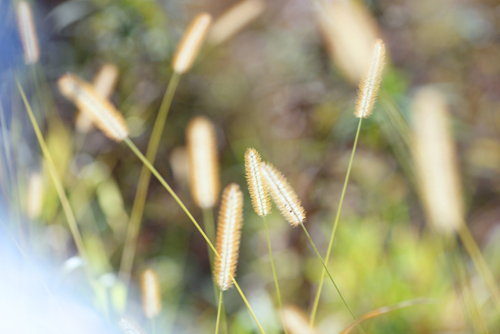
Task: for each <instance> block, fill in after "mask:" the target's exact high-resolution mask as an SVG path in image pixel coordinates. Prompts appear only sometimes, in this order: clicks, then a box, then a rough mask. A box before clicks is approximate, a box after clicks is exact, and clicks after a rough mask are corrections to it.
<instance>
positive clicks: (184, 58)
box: [172, 13, 212, 74]
mask: <svg viewBox="0 0 500 334" xmlns="http://www.w3.org/2000/svg"><path fill="white" fill-rule="evenodd" d="M211 22H212V17H211V16H210V14H208V13H201V14H198V16H196V17H195V18H194V19H193V21H192V22H191V24H190V25H189V27H188V29H187V30H186V32H185V33H184V36H183V37H182V40H181V41H180V43H179V45H178V46H177V50H176V52H175V55H174V59H173V60H172V67H173V68H174V71H175V72H177V73H179V74H183V73H186V72H187V71H189V69H190V68H191V66H192V65H193V62H194V59H195V58H196V55H197V54H198V51H199V50H200V48H201V45H202V44H203V41H204V40H205V36H206V34H207V31H208V28H209V27H210V23H211Z"/></svg>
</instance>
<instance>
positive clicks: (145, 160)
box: [124, 138, 265, 334]
mask: <svg viewBox="0 0 500 334" xmlns="http://www.w3.org/2000/svg"><path fill="white" fill-rule="evenodd" d="M124 141H125V143H126V144H127V145H128V146H129V147H130V149H131V150H132V151H133V152H134V153H135V155H137V157H138V158H139V159H140V160H141V161H142V162H143V163H144V165H145V166H146V167H147V168H149V170H150V171H151V173H152V174H153V175H154V176H155V177H156V178H157V179H158V181H160V183H161V184H162V186H163V187H165V189H166V190H167V191H168V192H169V193H170V195H171V196H172V197H173V198H174V200H175V201H176V202H177V204H179V206H180V207H181V208H182V210H183V211H184V212H185V213H186V215H187V216H188V217H189V219H190V220H191V221H192V222H193V224H194V226H195V227H196V229H198V231H199V232H200V233H201V235H202V236H203V238H204V239H205V241H206V242H207V243H208V245H209V246H210V249H211V250H212V251H213V252H214V254H215V256H217V258H219V259H220V255H219V253H218V252H217V250H216V249H215V247H214V245H213V244H212V242H211V241H210V239H208V237H207V235H206V234H205V232H204V231H203V229H202V228H201V227H200V224H198V222H197V221H196V219H194V217H193V215H192V214H191V212H189V210H188V209H187V208H186V206H185V205H184V203H183V202H182V201H181V200H180V198H179V197H178V196H177V194H176V193H175V192H174V191H173V190H172V188H171V187H170V186H169V185H168V183H167V181H165V179H164V178H163V177H162V176H161V175H160V173H158V171H157V170H156V169H155V168H154V167H153V165H152V164H151V163H150V162H149V161H148V159H146V157H145V156H144V155H143V154H142V153H141V151H140V150H139V149H138V148H137V146H135V144H134V143H133V142H132V141H131V140H130V138H126V139H125V140H124ZM231 279H232V280H233V283H234V286H235V287H236V289H237V290H238V292H239V293H240V295H241V298H242V299H243V301H244V302H245V304H246V306H247V308H248V310H249V311H250V313H251V314H252V317H253V319H254V320H255V322H256V323H257V326H258V327H259V331H260V332H261V333H262V334H265V332H264V329H263V328H262V326H261V325H260V322H259V320H258V319H257V317H256V315H255V313H254V312H253V309H252V307H251V306H250V303H248V300H247V298H246V297H245V294H244V293H243V291H241V289H240V286H239V285H238V283H237V282H236V280H235V279H234V277H233V276H231Z"/></svg>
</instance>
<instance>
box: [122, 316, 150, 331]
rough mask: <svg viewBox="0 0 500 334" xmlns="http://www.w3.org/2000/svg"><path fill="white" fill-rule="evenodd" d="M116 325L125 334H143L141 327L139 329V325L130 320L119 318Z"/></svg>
mask: <svg viewBox="0 0 500 334" xmlns="http://www.w3.org/2000/svg"><path fill="white" fill-rule="evenodd" d="M118 325H120V328H121V329H122V330H123V332H124V333H125V334H144V331H143V330H142V329H141V327H139V325H138V324H137V323H136V322H135V321H133V320H131V319H128V318H121V319H120V322H119V323H118Z"/></svg>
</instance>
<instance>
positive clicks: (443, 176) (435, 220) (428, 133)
mask: <svg viewBox="0 0 500 334" xmlns="http://www.w3.org/2000/svg"><path fill="white" fill-rule="evenodd" d="M412 113H413V121H414V130H415V132H414V140H413V145H414V147H413V149H414V151H413V152H414V159H415V166H416V172H417V173H416V174H417V177H418V185H419V190H420V196H421V198H422V202H423V204H424V208H425V211H426V214H427V217H428V219H429V221H430V223H431V224H432V225H433V226H434V227H436V229H437V230H438V231H439V232H442V233H445V234H447V233H453V232H454V231H456V230H458V229H459V228H460V226H461V224H462V222H463V211H464V210H463V202H462V191H461V186H460V178H459V173H458V168H457V159H456V152H455V144H454V143H453V138H452V135H451V132H450V128H449V116H448V110H447V107H446V102H445V98H444V96H443V95H442V94H441V93H440V92H439V91H437V90H436V89H434V88H422V89H420V90H419V91H418V92H417V94H416V95H415V99H414V102H413V107H412Z"/></svg>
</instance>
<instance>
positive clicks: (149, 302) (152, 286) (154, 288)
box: [141, 269, 161, 319]
mask: <svg viewBox="0 0 500 334" xmlns="http://www.w3.org/2000/svg"><path fill="white" fill-rule="evenodd" d="M141 284H142V306H143V309H144V314H145V315H146V317H147V318H148V319H151V318H154V317H155V316H157V315H158V314H159V313H160V311H161V297H160V284H159V283H158V276H157V275H156V273H155V272H154V271H153V270H152V269H146V270H145V271H144V272H143V273H142V279H141Z"/></svg>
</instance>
